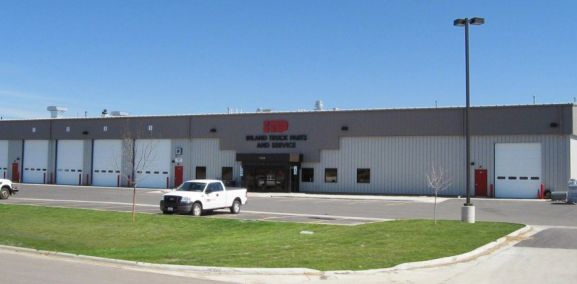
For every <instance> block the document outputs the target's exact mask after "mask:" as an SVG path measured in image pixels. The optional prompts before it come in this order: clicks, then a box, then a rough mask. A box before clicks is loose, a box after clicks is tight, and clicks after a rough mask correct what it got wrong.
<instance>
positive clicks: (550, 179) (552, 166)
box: [471, 135, 570, 191]
mask: <svg viewBox="0 0 577 284" xmlns="http://www.w3.org/2000/svg"><path fill="white" fill-rule="evenodd" d="M537 142H539V143H541V151H542V152H541V155H542V158H541V161H542V165H541V168H542V173H541V174H542V177H543V182H544V184H545V188H547V189H551V190H552V191H554V190H567V189H566V187H567V181H568V180H569V175H570V173H569V171H570V169H569V161H570V159H569V156H570V150H569V148H570V147H569V136H562V135H542V136H524V135H519V136H479V137H474V138H473V139H472V140H471V149H472V153H471V160H472V161H475V162H476V164H475V168H477V167H478V166H479V165H482V166H483V167H486V168H487V169H489V170H488V179H489V183H494V177H495V171H494V166H495V143H537Z"/></svg>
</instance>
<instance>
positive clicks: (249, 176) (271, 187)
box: [244, 166, 290, 192]
mask: <svg viewBox="0 0 577 284" xmlns="http://www.w3.org/2000/svg"><path fill="white" fill-rule="evenodd" d="M289 178H290V176H289V168H288V166H284V167H283V166H267V167H259V166H254V167H251V166H245V167H244V180H245V187H246V188H247V189H248V190H249V191H256V192H288V191H289V189H288V186H289V181H288V179H289Z"/></svg>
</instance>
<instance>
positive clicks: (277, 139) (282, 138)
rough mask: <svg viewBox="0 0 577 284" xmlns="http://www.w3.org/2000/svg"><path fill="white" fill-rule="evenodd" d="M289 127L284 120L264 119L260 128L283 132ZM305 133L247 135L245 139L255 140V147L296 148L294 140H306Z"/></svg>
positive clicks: (264, 130)
mask: <svg viewBox="0 0 577 284" xmlns="http://www.w3.org/2000/svg"><path fill="white" fill-rule="evenodd" d="M288 128H289V124H288V121H286V120H265V121H264V122H263V127H262V130H263V132H264V133H283V132H285V131H287V130H288ZM306 140H307V135H305V134H301V135H285V134H268V135H247V136H246V141H257V142H258V143H257V144H256V147H257V148H296V141H306Z"/></svg>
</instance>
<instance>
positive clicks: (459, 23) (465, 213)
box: [453, 17, 485, 223]
mask: <svg viewBox="0 0 577 284" xmlns="http://www.w3.org/2000/svg"><path fill="white" fill-rule="evenodd" d="M484 23H485V19H484V18H479V17H474V18H471V19H469V18H464V19H456V20H455V21H453V25H454V26H456V27H465V81H466V96H467V99H466V101H467V104H466V106H465V119H464V122H465V149H466V150H465V151H466V156H467V158H466V160H467V161H466V165H465V170H466V171H465V174H466V177H467V178H466V185H465V186H466V189H467V202H465V204H463V208H462V209H461V220H462V221H463V222H467V223H475V206H473V203H471V168H470V167H471V135H470V133H469V109H470V108H471V105H470V93H471V92H470V85H469V25H482V24H484Z"/></svg>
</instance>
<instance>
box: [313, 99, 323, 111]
mask: <svg viewBox="0 0 577 284" xmlns="http://www.w3.org/2000/svg"><path fill="white" fill-rule="evenodd" d="M324 108H325V105H324V104H323V101H321V100H318V101H316V102H315V110H316V111H322V110H324Z"/></svg>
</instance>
